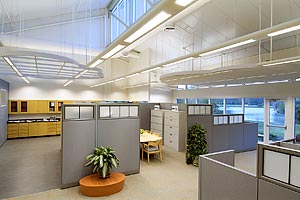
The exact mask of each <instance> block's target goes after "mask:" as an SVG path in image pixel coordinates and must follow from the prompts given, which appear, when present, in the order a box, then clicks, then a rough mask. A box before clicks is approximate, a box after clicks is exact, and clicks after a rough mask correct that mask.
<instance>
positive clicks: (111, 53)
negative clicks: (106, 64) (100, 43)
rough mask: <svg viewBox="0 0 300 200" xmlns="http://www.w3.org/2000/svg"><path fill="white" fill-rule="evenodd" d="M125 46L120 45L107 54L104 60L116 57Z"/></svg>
mask: <svg viewBox="0 0 300 200" xmlns="http://www.w3.org/2000/svg"><path fill="white" fill-rule="evenodd" d="M124 47H125V45H121V44H118V45H117V46H116V47H115V48H113V49H112V50H110V51H109V52H107V53H106V54H105V55H104V56H102V58H103V59H107V58H110V57H111V56H113V55H115V54H116V53H117V52H119V51H121V50H122V49H124Z"/></svg>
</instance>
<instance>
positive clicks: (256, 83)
mask: <svg viewBox="0 0 300 200" xmlns="http://www.w3.org/2000/svg"><path fill="white" fill-rule="evenodd" d="M262 84H265V82H253V83H245V85H262Z"/></svg>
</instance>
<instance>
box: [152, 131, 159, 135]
mask: <svg viewBox="0 0 300 200" xmlns="http://www.w3.org/2000/svg"><path fill="white" fill-rule="evenodd" d="M151 135H156V136H160V134H159V133H156V132H152V131H151Z"/></svg>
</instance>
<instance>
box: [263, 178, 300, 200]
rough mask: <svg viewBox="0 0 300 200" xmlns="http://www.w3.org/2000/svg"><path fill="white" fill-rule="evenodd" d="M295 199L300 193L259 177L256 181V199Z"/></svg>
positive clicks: (299, 197) (298, 197) (299, 196)
mask: <svg viewBox="0 0 300 200" xmlns="http://www.w3.org/2000/svg"><path fill="white" fill-rule="evenodd" d="M282 199H287V200H297V199H300V193H299V192H295V191H292V190H290V189H287V188H285V187H282V186H279V185H276V184H274V183H271V182H268V181H265V180H262V179H259V182H258V200H282Z"/></svg>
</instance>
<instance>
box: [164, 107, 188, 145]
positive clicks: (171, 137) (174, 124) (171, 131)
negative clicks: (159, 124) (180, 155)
mask: <svg viewBox="0 0 300 200" xmlns="http://www.w3.org/2000/svg"><path fill="white" fill-rule="evenodd" d="M186 132H187V113H186V112H185V111H176V112H174V111H165V113H164V145H165V146H168V147H171V148H173V149H175V150H176V151H185V147H186Z"/></svg>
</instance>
